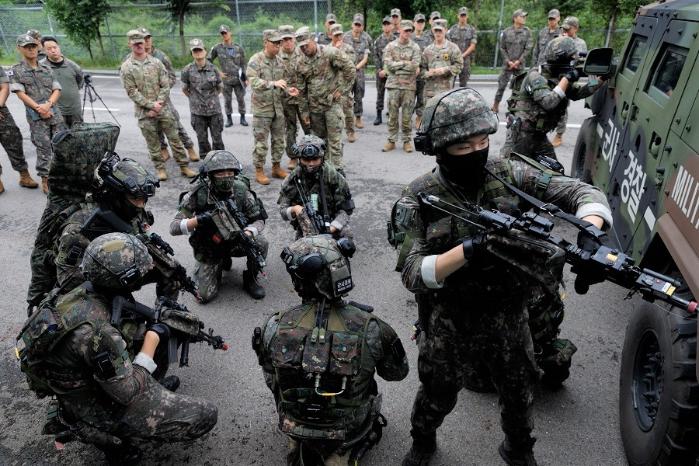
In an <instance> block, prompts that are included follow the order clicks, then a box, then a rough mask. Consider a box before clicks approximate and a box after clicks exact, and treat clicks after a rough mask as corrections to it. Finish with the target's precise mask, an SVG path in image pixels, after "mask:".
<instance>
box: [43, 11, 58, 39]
mask: <svg viewBox="0 0 699 466" xmlns="http://www.w3.org/2000/svg"><path fill="white" fill-rule="evenodd" d="M42 8H43V6H42ZM44 11H46V10H44ZM46 19H47V20H48V22H49V31H51V35H52V36H55V35H56V33H55V32H54V31H53V24H52V23H51V15H50V14H49V12H48V11H46Z"/></svg>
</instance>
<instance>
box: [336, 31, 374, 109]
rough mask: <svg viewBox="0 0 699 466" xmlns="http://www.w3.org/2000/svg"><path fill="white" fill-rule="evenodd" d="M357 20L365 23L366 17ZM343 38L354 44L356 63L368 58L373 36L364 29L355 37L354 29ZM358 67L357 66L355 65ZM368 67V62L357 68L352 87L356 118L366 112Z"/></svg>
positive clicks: (351, 44)
mask: <svg viewBox="0 0 699 466" xmlns="http://www.w3.org/2000/svg"><path fill="white" fill-rule="evenodd" d="M354 21H355V22H357V21H360V22H361V23H362V24H364V19H363V18H358V17H355V19H354ZM343 40H344V41H345V42H346V43H347V44H349V45H350V46H352V48H353V49H354V55H355V61H354V64H355V65H356V64H358V63H359V62H360V61H362V60H363V59H364V58H365V57H366V58H368V57H369V55H370V54H371V47H372V45H373V41H372V40H371V36H370V35H369V34H368V33H367V32H365V31H362V33H361V34H360V35H359V37H354V35H353V34H352V31H349V32H346V33H345V35H344V36H343ZM355 68H356V67H355ZM365 69H366V64H365V65H364V66H363V67H362V68H361V69H360V68H356V70H357V74H356V77H355V79H354V86H353V87H352V93H353V94H354V117H355V118H360V117H361V116H362V114H363V113H364V102H363V100H364V91H365V88H366V76H365V74H364V71H365Z"/></svg>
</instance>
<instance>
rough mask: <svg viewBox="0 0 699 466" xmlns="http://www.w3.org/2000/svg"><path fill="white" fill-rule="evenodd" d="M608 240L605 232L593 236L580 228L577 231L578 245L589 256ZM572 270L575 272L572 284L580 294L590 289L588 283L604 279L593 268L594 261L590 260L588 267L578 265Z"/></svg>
mask: <svg viewBox="0 0 699 466" xmlns="http://www.w3.org/2000/svg"><path fill="white" fill-rule="evenodd" d="M608 242H609V237H608V236H607V234H606V233H602V235H601V236H599V237H594V236H592V235H590V234H589V233H587V232H586V231H582V230H580V232H578V247H579V248H580V249H582V250H583V253H587V254H588V255H589V256H592V255H594V254H595V252H597V250H598V249H599V247H600V246H602V245H603V244H607V243H608ZM573 272H575V273H576V276H575V285H574V286H575V292H576V293H578V294H580V295H583V294H585V293H587V292H588V291H589V289H590V285H594V284H595V283H602V282H603V281H604V276H603V275H602V274H601V273H599V270H596V269H595V267H594V262H590V267H585V266H584V265H580V266H579V267H576V268H574V270H573Z"/></svg>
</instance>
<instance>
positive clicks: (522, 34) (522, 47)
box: [495, 26, 534, 102]
mask: <svg viewBox="0 0 699 466" xmlns="http://www.w3.org/2000/svg"><path fill="white" fill-rule="evenodd" d="M533 45H534V44H533V39H532V33H531V31H530V30H529V28H528V27H526V26H522V27H520V28H515V27H514V26H510V27H508V28H507V29H505V30H504V31H502V34H501V35H500V53H501V54H502V70H501V71H500V76H499V77H498V90H497V91H496V92H495V102H500V101H502V96H503V94H504V93H505V88H506V87H507V84H508V83H509V82H510V80H511V79H512V76H513V74H514V75H518V74H520V73H522V72H523V71H524V70H526V69H527V58H528V57H529V54H530V52H531V50H532V46H533ZM517 60H519V61H520V63H519V65H518V66H517V67H516V68H513V69H509V68H508V67H507V62H508V61H517Z"/></svg>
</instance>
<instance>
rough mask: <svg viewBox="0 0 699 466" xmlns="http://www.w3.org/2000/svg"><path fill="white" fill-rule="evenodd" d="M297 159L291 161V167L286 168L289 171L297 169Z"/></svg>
mask: <svg viewBox="0 0 699 466" xmlns="http://www.w3.org/2000/svg"><path fill="white" fill-rule="evenodd" d="M296 163H297V162H296V159H289V165H287V166H286V168H288V169H289V170H293V169H294V168H296Z"/></svg>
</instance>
